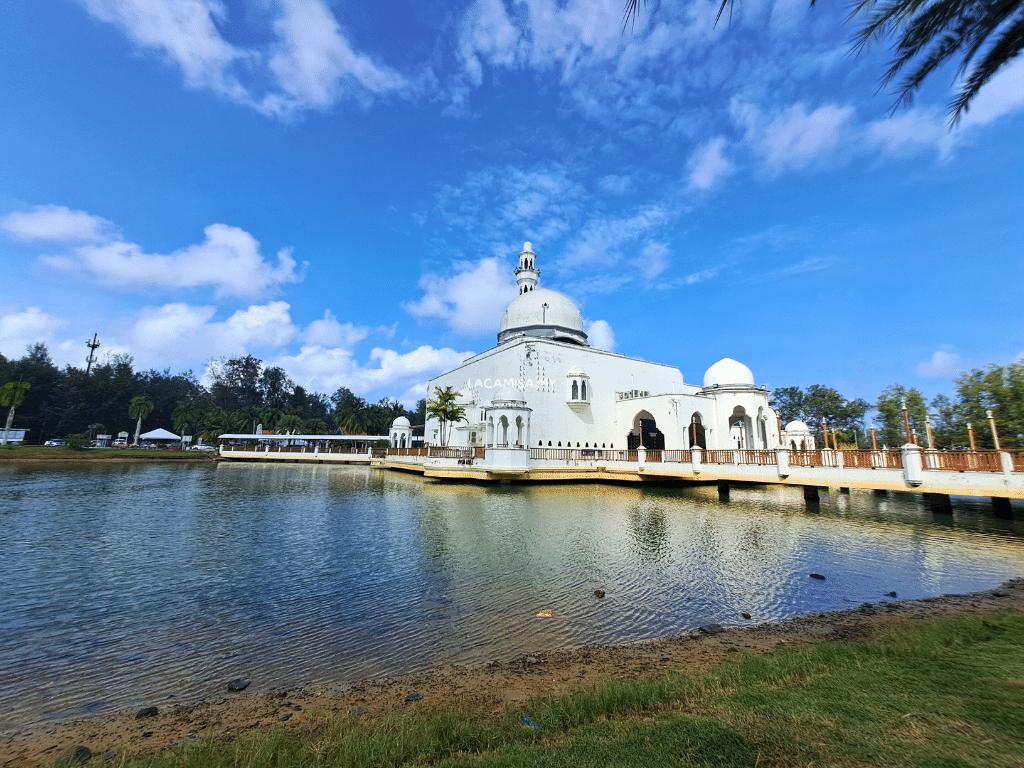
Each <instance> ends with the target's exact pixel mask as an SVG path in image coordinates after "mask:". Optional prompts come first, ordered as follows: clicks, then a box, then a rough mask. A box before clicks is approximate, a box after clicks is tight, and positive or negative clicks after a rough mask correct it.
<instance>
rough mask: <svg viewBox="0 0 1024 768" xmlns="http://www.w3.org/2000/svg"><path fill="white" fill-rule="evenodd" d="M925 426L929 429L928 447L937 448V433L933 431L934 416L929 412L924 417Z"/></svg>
mask: <svg viewBox="0 0 1024 768" xmlns="http://www.w3.org/2000/svg"><path fill="white" fill-rule="evenodd" d="M924 426H925V429H927V430H928V448H929V449H932V450H934V449H935V434H934V433H933V432H932V417H931V414H928V415H926V416H925V417H924Z"/></svg>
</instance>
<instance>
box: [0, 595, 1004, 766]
mask: <svg viewBox="0 0 1024 768" xmlns="http://www.w3.org/2000/svg"><path fill="white" fill-rule="evenodd" d="M1005 608H1014V609H1018V610H1024V578H1018V579H1013V580H1011V581H1008V582H1006V583H1005V584H1003V585H1001V586H1000V587H997V588H995V589H991V590H987V591H984V592H974V593H971V594H967V595H944V596H941V597H929V598H923V599H920V600H899V599H898V597H896V598H891V599H887V600H885V601H883V602H879V603H865V604H863V605H861V606H858V607H856V608H850V609H848V610H844V611H833V612H829V613H814V614H809V615H807V616H801V617H797V618H793V619H788V620H786V621H782V622H777V623H773V624H761V625H758V626H746V627H721V628H719V627H717V626H715V625H712V626H709V627H707V628H706V629H707V630H710V631H701V630H696V631H694V632H691V633H688V634H685V635H681V636H677V637H667V638H663V639H661V640H655V641H650V642H640V643H632V644H628V645H621V646H607V647H606V646H600V647H589V648H577V649H570V650H554V651H547V652H544V651H541V650H540V649H538V650H537V651H536V652H534V653H531V654H529V655H525V656H520V657H517V658H514V659H500V660H494V661H491V662H489V663H486V664H479V665H473V666H460V665H452V666H445V667H440V668H437V669H434V670H431V671H429V672H423V673H414V674H408V675H401V676H396V677H384V678H376V679H372V680H365V681H361V682H358V683H352V684H348V685H334V686H328V685H323V686H310V687H306V688H301V689H292V690H279V691H272V692H267V693H259V694H252V695H246V694H245V693H244V692H242V693H230V692H228V688H227V684H228V681H225V687H224V694H223V695H222V696H220V697H218V698H215V699H212V700H208V701H203V702H199V703H193V704H168V703H166V702H153V705H154V706H155V707H156V708H157V710H158V711H157V713H156V714H152V711H150V713H148V714H147V715H145V716H142V717H139V715H140V714H142V713H141V712H134V711H133V712H124V713H120V714H116V715H111V716H107V717H100V718H94V719H81V720H73V721H68V722H61V723H57V724H50V725H47V726H45V727H43V726H40V727H37V728H30V729H24V730H21V731H15V732H6V733H3V734H2V735H0V766H37V765H41V764H44V763H46V762H49V761H52V760H54V759H56V758H58V757H61V756H62V755H65V754H67V753H68V752H69V751H70V750H71V749H73V748H74V747H78V746H84V747H88V748H89V749H90V750H91V751H92V753H93V754H94V755H97V756H102V755H104V754H108V755H109V754H122V753H131V754H134V753H143V752H151V751H154V750H158V749H163V748H165V747H168V746H171V745H174V744H177V743H180V742H183V741H187V740H195V739H201V738H214V737H230V736H231V735H233V734H237V733H241V732H243V731H245V730H248V729H252V728H266V729H270V728H283V729H288V730H302V729H305V730H309V729H311V728H314V727H316V726H315V721H316V717H317V716H318V715H322V714H324V713H348V712H352V711H354V710H356V709H357V708H359V707H362V708H365V710H366V715H365V716H367V717H373V716H376V715H382V714H386V713H390V712H395V711H400V710H402V709H404V708H407V707H411V706H416V707H431V708H433V707H437V708H450V707H458V708H466V709H471V710H476V711H478V712H480V713H483V714H498V713H500V712H501V711H502V709H503V708H504V707H505V706H506V705H513V706H514V705H515V704H516V703H517V702H520V701H524V700H526V699H527V698H529V697H531V696H533V695H536V694H543V693H560V692H564V691H569V690H572V689H575V688H582V687H587V686H591V685H594V684H595V683H599V682H602V681H605V680H609V679H612V678H629V677H643V676H649V675H652V674H658V673H663V672H669V671H674V670H680V671H688V672H700V671H703V670H706V669H707V668H709V667H711V666H712V665H714V664H716V663H718V662H720V661H722V660H724V659H727V658H730V657H731V655H733V654H738V653H770V652H772V651H774V650H776V649H778V648H782V647H786V646H787V645H792V644H799V643H806V642H843V641H851V640H860V639H864V638H867V637H869V636H870V635H871V633H872V632H873V631H874V630H875V629H876V628H877V627H879V626H881V625H884V624H888V623H893V622H900V621H906V620H913V619H923V618H928V617H933V616H943V615H950V614H959V613H980V612H986V611H995V610H1000V609H1005ZM737 619H739V617H737ZM754 619H755V620H756V617H754ZM410 694H418V695H419V696H421V697H422V698H421V699H416V700H415V701H408V700H407V697H409V696H410ZM413 698H415V697H413Z"/></svg>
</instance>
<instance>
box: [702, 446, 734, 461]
mask: <svg viewBox="0 0 1024 768" xmlns="http://www.w3.org/2000/svg"><path fill="white" fill-rule="evenodd" d="M703 454H704V455H703V456H702V457H701V460H702V461H703V462H704V463H705V464H735V463H736V452H735V451H733V450H732V449H729V450H705V451H704V452H703Z"/></svg>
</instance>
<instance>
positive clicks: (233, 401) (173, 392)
mask: <svg viewBox="0 0 1024 768" xmlns="http://www.w3.org/2000/svg"><path fill="white" fill-rule="evenodd" d="M209 380H210V383H209V385H204V384H203V383H201V382H200V381H199V379H198V378H197V377H196V375H195V374H194V373H193V372H192V371H186V372H185V373H177V374H172V373H171V372H170V370H169V369H165V370H163V371H158V370H154V369H151V370H136V369H135V366H134V360H133V359H132V357H131V356H130V355H124V354H115V355H109V356H107V358H106V360H105V361H104V362H103V363H101V364H99V365H96V366H94V367H93V368H92V370H91V371H89V372H86V370H84V369H81V368H76V367H73V366H70V365H69V366H66V367H64V368H60V367H58V366H57V365H55V364H54V363H53V360H52V359H51V357H50V353H49V350H48V349H47V347H46V345H45V344H32V345H29V347H28V348H27V350H26V353H25V355H23V356H22V357H21V358H19V359H7V358H6V357H4V356H3V355H0V404H2V405H3V406H4V407H6V408H8V409H9V410H8V413H7V417H8V425H9V426H13V427H14V428H17V429H24V430H26V434H25V443H26V444H42V443H43V442H45V441H46V440H48V439H50V438H53V437H60V438H66V437H68V436H70V435H86V436H87V437H89V438H94V437H95V436H96V435H98V434H108V435H117V434H118V433H119V432H128V433H129V434H137V433H138V431H139V430H140V429H144V430H145V431H148V430H149V429H155V428H157V427H163V428H164V429H170V430H172V431H174V432H175V433H177V434H179V435H192V436H194V437H200V438H202V439H204V440H214V439H216V437H217V436H218V435H221V434H225V433H241V434H252V433H254V432H255V431H256V429H257V427H259V426H262V428H263V430H265V431H271V430H273V431H276V432H278V433H284V432H289V433H294V434H338V433H341V434H349V435H359V434H365V435H386V434H388V432H389V430H390V427H391V423H392V422H393V421H394V420H395V419H396V418H397V417H399V416H405V417H407V418H408V419H409V420H410V421H411V422H412V423H413V424H422V423H423V422H424V410H425V408H426V403H425V400H424V401H421V402H420V403H419V407H418V409H417V410H414V411H410V410H408V409H406V408H405V407H404V406H403V405H402V404H401V403H399V402H398V401H397V400H392V399H389V398H384V399H382V400H380V401H379V402H376V403H369V402H367V401H366V400H364V399H363V398H361V397H359V396H357V395H356V394H354V393H353V392H352V391H351V390H349V389H348V388H346V387H340V388H339V389H338V390H337V391H335V392H334V393H333V394H331V395H324V394H322V393H319V392H310V391H308V390H306V389H305V388H304V387H302V386H300V385H298V384H296V383H295V382H293V381H292V380H291V378H290V377H289V376H288V374H287V373H286V372H285V371H284V370H283V369H282V368H280V367H277V366H268V365H265V364H264V363H263V361H262V360H259V359H258V358H256V357H253V356H252V355H247V356H245V357H237V358H231V359H221V360H215V361H212V362H211V364H210V369H209ZM12 417H13V418H12ZM143 423H144V425H145V426H143ZM2 434H3V426H2V425H0V437H2Z"/></svg>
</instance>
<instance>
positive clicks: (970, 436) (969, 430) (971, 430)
mask: <svg viewBox="0 0 1024 768" xmlns="http://www.w3.org/2000/svg"><path fill="white" fill-rule="evenodd" d="M967 439H968V440H970V441H971V450H972V451H976V450H978V447H977V446H976V445H975V444H974V427H972V426H971V422H969V421H968V422H967Z"/></svg>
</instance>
